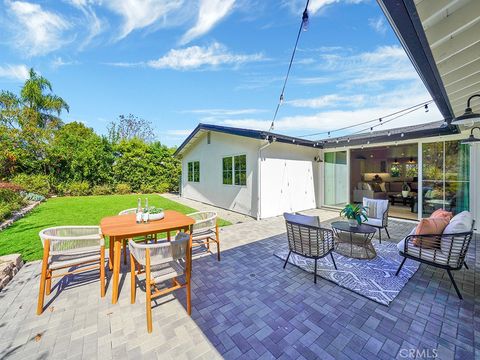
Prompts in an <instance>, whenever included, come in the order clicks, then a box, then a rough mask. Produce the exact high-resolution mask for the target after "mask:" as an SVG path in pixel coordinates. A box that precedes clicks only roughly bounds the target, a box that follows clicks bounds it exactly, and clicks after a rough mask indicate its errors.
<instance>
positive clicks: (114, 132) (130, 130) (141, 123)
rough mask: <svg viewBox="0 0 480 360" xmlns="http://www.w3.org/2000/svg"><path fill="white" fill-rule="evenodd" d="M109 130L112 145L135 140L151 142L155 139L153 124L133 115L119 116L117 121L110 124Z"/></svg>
mask: <svg viewBox="0 0 480 360" xmlns="http://www.w3.org/2000/svg"><path fill="white" fill-rule="evenodd" d="M107 130H108V138H109V139H110V141H111V142H112V143H118V142H120V141H122V140H131V139H134V138H137V139H140V140H143V141H145V142H150V141H152V140H153V139H154V137H155V134H154V131H153V128H152V123H151V122H150V121H148V120H145V119H142V118H139V117H138V116H136V115H133V114H128V115H127V116H125V115H119V116H118V119H117V120H116V121H112V122H110V124H109V125H108V127H107Z"/></svg>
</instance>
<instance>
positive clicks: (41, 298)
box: [37, 239, 50, 315]
mask: <svg viewBox="0 0 480 360" xmlns="http://www.w3.org/2000/svg"><path fill="white" fill-rule="evenodd" d="M43 246H44V249H43V261H42V272H41V274H40V288H39V290H38V303H37V315H41V314H42V312H43V301H44V300H45V283H46V280H47V272H48V255H49V250H50V241H49V240H48V239H47V240H45V243H44V244H43Z"/></svg>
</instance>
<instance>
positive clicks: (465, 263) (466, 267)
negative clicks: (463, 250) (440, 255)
mask: <svg viewBox="0 0 480 360" xmlns="http://www.w3.org/2000/svg"><path fill="white" fill-rule="evenodd" d="M463 265H464V266H465V269H467V270H470V269H469V267H468V265H467V262H466V261H464V262H463Z"/></svg>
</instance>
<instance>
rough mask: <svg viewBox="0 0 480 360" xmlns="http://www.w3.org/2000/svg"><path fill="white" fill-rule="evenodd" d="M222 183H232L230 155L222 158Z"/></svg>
mask: <svg viewBox="0 0 480 360" xmlns="http://www.w3.org/2000/svg"><path fill="white" fill-rule="evenodd" d="M222 161H223V183H224V184H225V185H232V183H233V162H232V158H231V157H226V158H223V160H222Z"/></svg>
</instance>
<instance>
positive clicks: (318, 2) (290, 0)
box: [282, 0, 368, 15]
mask: <svg viewBox="0 0 480 360" xmlns="http://www.w3.org/2000/svg"><path fill="white" fill-rule="evenodd" d="M365 1H368V0H311V1H310V3H309V6H308V12H309V14H310V15H315V14H317V13H320V12H321V10H323V9H324V8H325V7H326V6H327V5H332V4H336V3H346V4H360V3H362V2H365ZM282 4H283V6H285V7H288V8H290V10H291V11H292V12H293V13H294V14H298V13H301V12H302V11H303V10H304V9H305V1H304V0H283V3H282Z"/></svg>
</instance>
